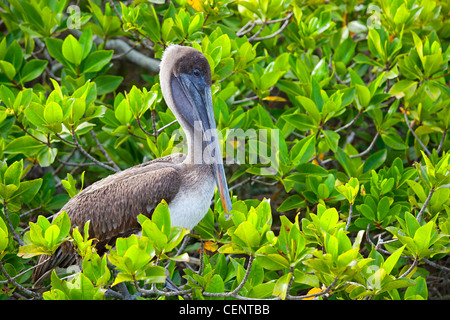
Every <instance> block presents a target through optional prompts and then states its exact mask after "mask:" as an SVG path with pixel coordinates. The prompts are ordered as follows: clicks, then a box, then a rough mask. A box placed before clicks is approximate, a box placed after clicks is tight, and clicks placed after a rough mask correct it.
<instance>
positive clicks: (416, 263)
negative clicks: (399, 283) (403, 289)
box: [398, 258, 419, 279]
mask: <svg viewBox="0 0 450 320" xmlns="http://www.w3.org/2000/svg"><path fill="white" fill-rule="evenodd" d="M418 264H419V259H418V258H415V259H414V262H413V264H412V265H411V267H409V269H408V270H406V271H405V273H404V274H402V275H401V276H399V277H398V279H400V278H404V277H406V276H407V275H408V274H410V273H411V272H412V271H413V270H414V268H415V267H417V265H418Z"/></svg>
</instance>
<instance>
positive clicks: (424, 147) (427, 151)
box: [403, 109, 431, 156]
mask: <svg viewBox="0 0 450 320" xmlns="http://www.w3.org/2000/svg"><path fill="white" fill-rule="evenodd" d="M403 116H404V118H405V122H406V125H407V126H408V129H409V131H411V133H412V135H413V136H414V138H416V140H417V141H418V142H419V143H420V145H421V146H422V148H423V150H424V151H425V153H426V154H427V155H428V156H431V153H430V151H429V150H428V149H427V147H426V146H425V145H424V144H423V142H422V140H420V139H419V137H418V136H417V135H416V133H415V132H414V130H413V129H412V128H411V125H410V124H409V120H408V115H407V114H406V109H405V111H404V112H403Z"/></svg>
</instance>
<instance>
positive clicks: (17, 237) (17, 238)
mask: <svg viewBox="0 0 450 320" xmlns="http://www.w3.org/2000/svg"><path fill="white" fill-rule="evenodd" d="M3 213H4V214H5V218H6V221H8V225H9V228H10V229H11V232H12V233H13V237H14V240H16V241H17V242H18V243H19V244H20V245H21V246H23V245H25V243H24V242H23V241H22V239H20V237H19V235H18V234H17V232H16V230H15V229H14V226H13V224H12V223H11V220H10V219H9V214H8V209H7V208H6V202H5V200H3Z"/></svg>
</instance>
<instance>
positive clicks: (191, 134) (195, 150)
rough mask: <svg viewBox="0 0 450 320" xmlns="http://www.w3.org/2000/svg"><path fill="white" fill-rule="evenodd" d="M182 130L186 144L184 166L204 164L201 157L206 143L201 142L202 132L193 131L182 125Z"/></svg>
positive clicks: (190, 127) (191, 128)
mask: <svg viewBox="0 0 450 320" xmlns="http://www.w3.org/2000/svg"><path fill="white" fill-rule="evenodd" d="M182 128H183V130H184V132H185V134H186V143H187V149H188V150H187V151H188V153H187V156H186V159H185V160H184V163H186V164H191V165H193V164H197V165H201V164H206V163H205V161H204V157H203V152H204V149H205V147H206V143H205V142H204V141H203V132H202V131H200V130H196V129H194V128H193V127H192V126H189V125H187V126H186V125H184V126H183V125H182Z"/></svg>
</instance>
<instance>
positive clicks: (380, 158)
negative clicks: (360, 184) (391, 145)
mask: <svg viewBox="0 0 450 320" xmlns="http://www.w3.org/2000/svg"><path fill="white" fill-rule="evenodd" d="M386 157H387V150H386V149H383V150H380V151H377V152H375V153H374V154H372V155H371V156H370V157H368V158H367V159H366V161H364V164H363V172H364V173H365V172H369V171H372V170H375V169H378V168H379V167H380V166H381V165H383V163H384V162H385V161H386Z"/></svg>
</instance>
